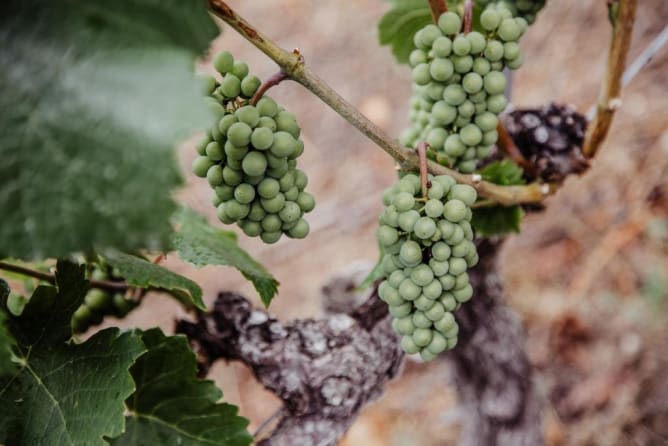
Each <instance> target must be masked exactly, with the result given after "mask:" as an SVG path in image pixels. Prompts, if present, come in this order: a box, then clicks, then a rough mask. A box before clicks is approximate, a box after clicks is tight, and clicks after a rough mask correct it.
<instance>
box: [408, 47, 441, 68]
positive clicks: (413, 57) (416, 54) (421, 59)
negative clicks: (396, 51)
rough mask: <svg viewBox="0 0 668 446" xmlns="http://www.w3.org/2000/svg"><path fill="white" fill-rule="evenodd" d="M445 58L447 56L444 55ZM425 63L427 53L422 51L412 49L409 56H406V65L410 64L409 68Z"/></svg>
mask: <svg viewBox="0 0 668 446" xmlns="http://www.w3.org/2000/svg"><path fill="white" fill-rule="evenodd" d="M446 56H447V54H446ZM425 62H427V53H425V52H424V51H422V50H421V49H414V50H413V51H411V54H410V55H409V56H408V63H410V65H411V67H415V66H416V65H419V64H421V63H425Z"/></svg>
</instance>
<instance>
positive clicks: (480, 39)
mask: <svg viewBox="0 0 668 446" xmlns="http://www.w3.org/2000/svg"><path fill="white" fill-rule="evenodd" d="M466 39H467V40H468V41H469V43H470V44H471V54H480V53H482V52H483V51H484V50H485V46H486V45H487V41H486V40H485V36H483V35H482V34H480V33H479V32H477V31H472V32H470V33H468V34H467V35H466Z"/></svg>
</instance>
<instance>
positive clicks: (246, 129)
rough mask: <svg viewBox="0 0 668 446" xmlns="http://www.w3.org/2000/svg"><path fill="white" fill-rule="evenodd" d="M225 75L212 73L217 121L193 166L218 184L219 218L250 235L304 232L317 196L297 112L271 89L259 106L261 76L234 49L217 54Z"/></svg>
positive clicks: (268, 237)
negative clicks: (302, 159)
mask: <svg viewBox="0 0 668 446" xmlns="http://www.w3.org/2000/svg"><path fill="white" fill-rule="evenodd" d="M214 66H215V68H216V70H217V71H219V72H220V73H221V74H222V76H223V77H222V80H221V81H220V82H217V81H216V80H215V79H214V78H212V77H211V78H210V79H209V80H208V86H207V88H208V93H209V94H210V95H211V98H209V101H210V104H211V107H212V109H214V110H215V111H216V113H217V114H218V117H219V119H218V122H217V123H216V124H215V125H214V126H213V127H212V128H211V129H210V131H209V132H208V133H207V135H206V137H205V138H204V140H202V141H201V142H200V143H199V144H198V145H197V152H198V154H199V156H198V157H197V158H195V160H194V161H193V165H192V170H193V172H194V173H195V175H197V176H199V177H203V178H206V179H207V181H208V182H209V185H210V186H211V187H212V188H213V190H214V196H213V205H214V206H216V208H217V215H218V218H219V219H220V221H222V222H223V223H225V224H232V223H237V225H238V226H239V227H240V228H241V229H242V230H243V232H244V233H245V234H246V235H248V236H249V237H257V236H259V237H260V238H261V239H262V240H263V241H264V242H265V243H275V242H277V241H278V240H279V239H280V238H281V236H282V235H283V234H286V235H287V236H288V237H291V238H304V237H306V235H307V234H308V232H309V225H308V223H307V222H306V220H305V219H304V218H303V216H304V213H306V212H310V211H312V210H313V208H314V207H315V199H314V198H313V196H312V195H310V194H309V193H307V192H305V191H304V189H305V187H306V184H307V182H308V179H307V177H306V174H305V173H304V172H303V171H301V170H298V169H297V168H296V167H297V158H298V157H299V156H300V155H301V154H302V152H303V151H304V143H303V141H302V140H301V139H299V135H300V132H301V129H300V128H299V125H297V121H296V119H295V116H294V115H293V114H292V113H289V112H287V111H285V110H284V109H283V108H281V107H279V106H278V105H277V104H276V102H275V101H274V100H273V99H271V98H269V97H268V96H263V97H262V98H261V99H260V100H259V101H258V102H257V103H256V104H255V105H251V103H250V98H252V96H253V95H254V94H255V92H256V91H257V89H258V88H259V87H260V80H259V79H258V78H257V77H255V76H251V75H249V74H248V66H247V65H246V64H245V63H243V62H238V61H237V62H235V61H234V58H233V57H232V55H231V54H230V53H229V52H226V51H224V52H222V53H219V54H218V55H216V57H215V58H214Z"/></svg>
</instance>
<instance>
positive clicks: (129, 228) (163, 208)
mask: <svg viewBox="0 0 668 446" xmlns="http://www.w3.org/2000/svg"><path fill="white" fill-rule="evenodd" d="M217 33H218V30H217V27H216V26H215V23H214V22H213V21H212V19H211V17H210V16H209V14H208V13H207V10H206V2H205V1H203V0H192V1H185V2H184V1H180V0H164V1H161V2H155V1H141V0H116V1H107V2H102V1H80V0H63V1H59V2H53V1H51V0H6V1H4V2H1V3H0V42H2V51H0V109H1V110H2V113H0V128H2V133H1V134H0V158H1V159H2V163H0V214H2V215H3V224H2V226H0V240H2V242H1V243H0V257H7V256H12V257H18V258H23V259H38V258H46V257H58V256H65V255H66V254H68V253H71V252H75V251H76V252H82V251H83V252H89V251H90V250H91V249H92V248H93V247H94V246H101V247H109V246H113V247H116V248H119V249H123V250H127V251H131V250H134V249H136V248H142V247H147V248H150V249H158V248H161V247H163V246H166V245H167V244H168V242H169V237H170V234H171V226H170V225H169V218H170V216H171V215H172V213H173V211H174V210H175V209H176V206H175V203H174V201H173V199H172V198H171V196H170V191H172V190H173V189H174V188H175V187H176V186H178V185H179V184H180V182H181V179H180V174H179V171H178V166H177V163H176V162H175V154H174V145H175V143H176V142H178V141H179V140H180V139H182V138H184V137H186V136H188V135H189V134H190V133H192V132H193V131H195V130H197V129H200V128H204V127H206V126H207V125H209V123H210V121H211V119H212V116H210V112H207V108H206V105H205V102H204V101H203V99H202V95H201V91H200V90H201V88H200V87H201V85H200V82H199V81H197V80H196V78H195V77H194V75H193V66H194V60H195V58H196V57H197V56H198V55H199V54H201V53H202V52H203V51H204V50H205V49H206V48H207V47H208V45H209V42H210V40H211V39H212V38H214V37H215V36H216V34H217Z"/></svg>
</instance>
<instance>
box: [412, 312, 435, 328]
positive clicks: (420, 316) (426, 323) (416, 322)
mask: <svg viewBox="0 0 668 446" xmlns="http://www.w3.org/2000/svg"><path fill="white" fill-rule="evenodd" d="M411 322H412V325H413V327H414V328H413V331H415V329H417V328H430V327H431V320H429V318H428V317H427V316H426V315H425V314H424V312H422V311H416V312H414V313H413V317H412V321H411ZM411 333H412V332H411Z"/></svg>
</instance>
